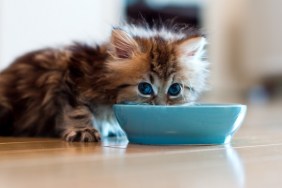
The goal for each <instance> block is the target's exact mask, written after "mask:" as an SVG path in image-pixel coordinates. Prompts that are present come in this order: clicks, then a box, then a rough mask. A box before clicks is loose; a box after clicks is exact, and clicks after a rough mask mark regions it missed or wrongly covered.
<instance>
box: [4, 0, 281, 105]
mask: <svg viewBox="0 0 282 188" xmlns="http://www.w3.org/2000/svg"><path fill="white" fill-rule="evenodd" d="M281 5H282V1H280V0H268V1H256V0H237V1H225V0H213V1H208V0H103V1H93V0H60V1H57V0H40V1H39V0H21V1H18V0H0V70H1V69H4V68H5V67H7V66H8V65H9V63H10V62H11V61H12V60H13V59H14V58H15V57H17V56H18V55H20V54H22V53H25V52H27V51H30V50H34V49H37V48H42V47H46V46H61V45H64V44H69V43H70V42H72V41H81V40H82V41H85V42H87V43H93V42H94V41H96V42H102V41H104V40H106V39H107V37H108V36H109V34H110V29H111V27H112V26H113V25H118V24H119V23H122V22H124V21H126V20H133V19H134V20H136V19H137V20H138V19H145V20H147V21H148V22H149V23H150V24H152V23H153V20H159V19H162V20H166V19H175V21H176V22H182V23H186V24H189V25H191V26H196V27H199V28H202V30H203V31H204V32H205V33H206V34H207V37H208V41H209V45H208V51H209V61H210V62H211V67H210V69H211V76H210V77H209V83H210V86H211V87H210V88H211V89H210V91H208V92H206V93H205V94H204V95H203V96H202V98H201V101H205V102H230V103H233V102H241V103H247V104H254V105H261V106H264V105H269V104H274V105H278V104H279V105H280V104H281V102H279V101H281V98H282V35H281V33H282V22H281V20H280V18H281V16H282V11H281V10H280V7H281ZM279 105H278V106H279ZM280 107H282V105H280ZM280 107H279V108H280Z"/></svg>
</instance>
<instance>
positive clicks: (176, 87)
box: [168, 83, 181, 96]
mask: <svg viewBox="0 0 282 188" xmlns="http://www.w3.org/2000/svg"><path fill="white" fill-rule="evenodd" d="M180 92H181V85H180V84H178V83H174V84H172V85H171V86H170V87H169V89H168V94H169V95H170V96H177V95H179V93H180Z"/></svg>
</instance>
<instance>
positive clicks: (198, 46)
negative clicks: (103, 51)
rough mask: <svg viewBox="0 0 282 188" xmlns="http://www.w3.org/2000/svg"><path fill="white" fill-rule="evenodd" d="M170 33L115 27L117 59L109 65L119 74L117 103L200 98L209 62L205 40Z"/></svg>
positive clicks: (177, 101)
mask: <svg viewBox="0 0 282 188" xmlns="http://www.w3.org/2000/svg"><path fill="white" fill-rule="evenodd" d="M170 37H171V38H165V36H161V35H153V36H151V37H139V36H132V35H130V34H128V33H127V32H125V31H122V30H114V31H113V34H112V44H113V60H112V61H110V62H109V64H108V67H109V68H110V70H111V72H112V73H113V75H114V78H115V79H113V81H112V87H115V88H117V98H116V102H117V103H122V102H138V103H150V104H162V105H173V104H183V103H187V102H191V101H193V100H195V99H196V97H197V96H198V94H199V93H200V92H201V91H202V90H203V89H204V81H205V77H206V63H205V62H202V61H201V57H200V56H201V51H202V49H203V45H204V44H205V40H204V39H203V38H201V37H193V38H189V39H185V38H181V39H179V38H177V37H172V36H170Z"/></svg>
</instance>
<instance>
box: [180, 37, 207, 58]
mask: <svg viewBox="0 0 282 188" xmlns="http://www.w3.org/2000/svg"><path fill="white" fill-rule="evenodd" d="M206 44H207V41H206V39H205V38H204V37H195V38H190V39H187V40H185V41H183V42H181V43H180V44H179V45H178V47H177V53H178V55H179V56H182V57H186V58H189V57H191V58H197V57H201V56H202V55H203V53H204V47H205V46H206Z"/></svg>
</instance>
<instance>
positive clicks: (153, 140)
mask: <svg viewBox="0 0 282 188" xmlns="http://www.w3.org/2000/svg"><path fill="white" fill-rule="evenodd" d="M113 108H114V112H115V115H116V118H117V120H118V122H119V124H120V126H121V128H122V129H123V130H124V131H125V133H126V135H127V137H128V140H129V142H131V143H136V144H150V145H178V144H203V145H207V144H208V145H209V144H226V143H229V142H230V141H231V139H232V137H233V135H234V133H235V132H236V131H237V130H238V129H239V127H240V125H241V124H242V122H243V119H244V117H245V114H246V110H247V107H246V106H245V105H241V104H194V105H181V106H157V105H136V104H133V105H129V104H117V105H114V107H113Z"/></svg>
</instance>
